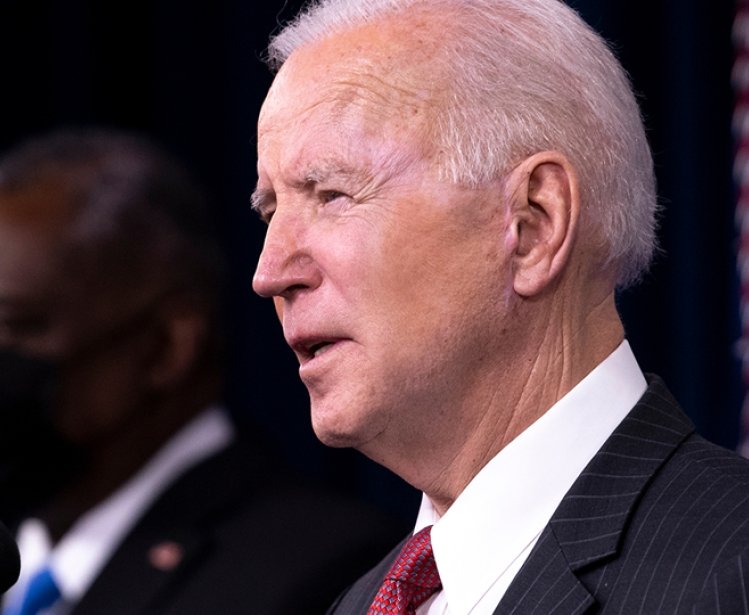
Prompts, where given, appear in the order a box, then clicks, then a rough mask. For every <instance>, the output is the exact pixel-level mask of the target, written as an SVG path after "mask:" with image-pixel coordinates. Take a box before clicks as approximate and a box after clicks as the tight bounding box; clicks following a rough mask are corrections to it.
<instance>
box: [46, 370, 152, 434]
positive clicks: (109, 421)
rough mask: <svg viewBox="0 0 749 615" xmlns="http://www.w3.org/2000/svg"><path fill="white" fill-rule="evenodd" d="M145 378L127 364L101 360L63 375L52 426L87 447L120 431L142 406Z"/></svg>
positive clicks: (65, 372)
mask: <svg viewBox="0 0 749 615" xmlns="http://www.w3.org/2000/svg"><path fill="white" fill-rule="evenodd" d="M145 381H146V377H145V374H143V373H141V372H140V371H139V370H137V369H136V368H135V366H134V365H132V364H129V362H128V361H122V360H117V361H114V360H113V361H109V360H107V358H102V359H101V360H99V361H96V362H95V364H91V365H82V366H77V367H76V368H71V369H70V370H68V371H64V372H63V373H62V377H61V382H60V391H59V397H58V405H57V408H56V420H55V423H56V425H57V427H58V428H59V429H60V431H61V433H62V434H63V435H65V436H66V437H67V438H69V439H70V440H72V441H73V442H75V443H77V444H80V445H86V444H91V443H93V442H95V441H96V440H97V439H98V438H101V437H105V436H106V435H107V434H109V433H112V432H114V431H116V430H118V429H120V428H121V426H123V425H124V424H125V423H127V422H128V421H129V420H130V419H131V418H132V417H133V416H135V415H136V414H137V413H138V412H140V411H141V410H140V409H141V408H143V407H145V406H144V398H143V397H142V395H143V393H144V382H145Z"/></svg>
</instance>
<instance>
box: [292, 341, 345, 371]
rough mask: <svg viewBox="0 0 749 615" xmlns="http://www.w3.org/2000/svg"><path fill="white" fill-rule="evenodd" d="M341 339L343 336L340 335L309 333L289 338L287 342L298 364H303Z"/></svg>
mask: <svg viewBox="0 0 749 615" xmlns="http://www.w3.org/2000/svg"><path fill="white" fill-rule="evenodd" d="M341 341H343V338H340V337H333V336H331V337H327V336H319V335H310V336H299V337H292V338H289V339H288V340H287V343H288V344H289V346H291V349H292V350H293V351H294V352H295V354H296V356H297V359H299V364H300V365H305V364H306V363H309V362H310V361H312V360H313V359H316V358H318V357H320V356H321V355H323V354H325V353H326V352H328V351H329V350H330V349H331V348H332V347H333V346H335V345H336V344H338V343H339V342H341Z"/></svg>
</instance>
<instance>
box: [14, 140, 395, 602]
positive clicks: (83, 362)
mask: <svg viewBox="0 0 749 615" xmlns="http://www.w3.org/2000/svg"><path fill="white" fill-rule="evenodd" d="M210 214H211V211H210V209H209V204H208V202H207V201H206V199H205V198H204V196H203V195H202V194H201V192H200V191H199V190H198V189H197V187H196V186H195V185H194V183H193V181H192V180H191V179H190V178H189V177H188V176H187V175H186V173H185V171H184V170H183V169H181V168H180V167H179V166H178V165H177V163H176V162H174V161H173V160H172V159H171V158H170V157H168V155H167V154H166V153H164V152H162V151H161V150H160V149H159V148H157V147H156V146H155V145H154V144H152V143H150V142H149V141H148V140H146V139H145V138H141V137H136V136H133V135H127V134H119V133H115V132H107V131H101V130H79V131H61V132H57V133H54V134H51V135H46V136H43V137H40V138H37V139H33V140H30V141H29V142H27V143H24V144H22V145H21V146H19V147H18V148H17V149H15V150H14V151H12V152H10V153H9V154H7V155H6V156H5V157H4V158H3V159H2V160H0V400H1V401H0V403H2V405H3V407H2V409H0V420H2V423H3V425H2V428H1V429H0V439H2V442H0V444H1V446H0V455H2V458H0V494H2V502H1V503H0V513H2V519H4V520H6V521H8V522H9V523H12V524H13V525H15V526H17V528H18V533H17V538H18V543H19V546H20V550H21V561H22V569H21V577H20V580H19V582H18V584H17V585H16V586H15V587H14V588H13V589H12V590H11V591H10V592H9V593H8V594H7V596H6V600H5V605H6V607H7V609H8V610H7V611H4V613H16V612H18V611H17V610H14V609H16V608H17V606H18V604H19V603H20V601H21V600H22V599H23V595H24V594H25V593H26V592H27V590H28V589H29V588H30V587H31V586H32V585H34V586H35V584H36V583H38V582H39V583H46V582H47V581H49V579H52V580H54V584H51V583H47V584H46V587H45V592H46V594H45V596H46V598H48V600H47V601H48V602H51V603H52V604H51V608H50V609H49V610H44V611H43V612H44V613H45V614H47V615H58V614H63V613H65V614H66V615H86V614H91V615H94V614H95V615H102V614H103V613H106V614H107V615H117V614H122V615H126V614H132V615H136V614H139V615H140V614H142V615H146V614H153V615H156V614H159V615H165V614H173V615H177V614H179V615H189V614H191V613H194V614H196V615H198V614H200V615H205V614H206V613H221V614H231V613H259V614H263V613H268V614H276V613H277V614H289V615H291V614H294V615H298V614H299V613H319V612H323V610H324V607H325V606H326V605H327V604H328V603H329V602H330V601H331V600H332V598H333V597H334V596H335V594H336V593H337V591H338V590H339V589H340V587H341V586H342V585H345V584H346V583H347V582H349V581H351V580H353V578H352V575H354V576H355V575H356V572H355V571H356V570H357V569H358V570H360V571H361V570H363V565H364V564H363V562H364V561H365V560H364V559H362V558H365V557H366V556H371V555H372V552H373V551H376V550H378V549H377V547H378V545H379V544H381V543H382V541H383V539H384V538H385V535H386V532H385V529H384V528H385V525H384V524H381V523H380V520H379V518H378V517H375V516H374V515H370V514H369V512H368V511H365V510H364V509H363V508H362V507H359V506H358V505H356V504H353V503H352V502H349V501H348V500H344V499H341V498H339V497H338V496H334V495H332V494H330V493H326V492H321V491H319V490H316V489H314V488H312V487H308V486H306V485H303V483H302V481H300V479H297V478H294V477H292V476H291V475H290V474H289V473H287V472H285V471H284V470H283V468H282V464H280V463H279V462H278V460H277V459H275V458H274V456H273V455H272V454H271V453H270V452H269V451H267V450H265V447H264V445H263V443H262V441H260V440H259V439H258V438H254V439H253V435H252V434H249V433H244V432H241V431H239V430H238V429H237V428H236V427H235V426H234V424H233V422H232V421H231V420H230V418H229V415H228V413H227V412H226V409H225V408H224V407H223V406H222V404H221V394H222V390H223V378H222V371H223V370H222V367H223V353H222V347H223V339H224V332H223V330H222V329H223V327H222V319H221V303H222V300H221V298H222V292H223V284H224V276H225V271H224V270H225V263H224V257H223V255H222V250H221V248H220V244H219V242H218V240H217V236H216V233H215V231H214V225H213V223H212V220H211V215H210ZM362 521H363V522H364V523H365V524H367V525H369V527H367V528H366V529H360V528H359V524H360V523H361V522H362ZM379 551H380V555H381V554H382V553H384V551H385V549H382V548H380V549H379ZM32 580H33V581H32ZM43 593H44V592H43ZM40 606H41V605H40ZM23 612H24V613H25V612H26V611H23Z"/></svg>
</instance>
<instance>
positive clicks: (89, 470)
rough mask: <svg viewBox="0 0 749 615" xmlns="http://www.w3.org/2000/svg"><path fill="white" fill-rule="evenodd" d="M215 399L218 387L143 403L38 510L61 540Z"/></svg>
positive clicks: (54, 538)
mask: <svg viewBox="0 0 749 615" xmlns="http://www.w3.org/2000/svg"><path fill="white" fill-rule="evenodd" d="M215 399H216V395H215V391H212V392H211V394H209V389H205V390H202V391H197V390H195V389H191V390H190V394H189V395H188V394H184V395H179V396H172V397H169V399H160V400H153V402H152V403H150V404H148V403H144V405H143V407H142V409H141V411H139V413H138V415H137V417H135V418H134V420H132V421H129V422H128V423H127V424H124V425H121V426H120V427H119V428H118V429H117V430H116V431H115V432H113V433H111V434H110V435H109V436H108V437H105V438H101V439H100V440H98V441H97V442H95V443H94V444H93V445H92V446H91V447H89V448H88V449H87V451H86V459H85V466H84V467H83V469H82V471H81V472H79V473H78V474H77V475H76V477H75V479H74V480H72V481H71V482H70V483H68V484H67V485H66V486H65V487H64V488H63V489H62V490H60V491H59V492H58V494H57V495H56V496H55V497H54V498H52V499H51V500H50V501H48V502H46V503H45V505H44V506H43V507H42V508H41V509H40V510H39V511H38V513H37V515H38V517H39V518H40V519H41V520H42V521H43V522H44V523H45V525H46V526H47V527H48V529H49V532H50V536H51V537H52V541H53V543H57V542H58V541H59V540H60V538H62V537H63V536H64V535H65V533H67V531H68V530H69V529H70V528H71V527H72V525H73V524H74V523H75V522H76V521H77V519H78V518H79V517H81V516H82V515H83V514H85V513H86V512H87V511H89V510H90V509H92V508H94V507H95V506H97V505H98V504H99V503H101V502H102V501H104V500H105V499H106V498H107V497H109V496H110V495H111V494H113V493H114V492H115V491H117V489H119V488H120V487H122V486H123V485H124V484H125V483H126V482H127V481H128V480H129V479H130V478H132V477H133V476H134V475H135V474H136V473H137V472H138V471H139V470H140V469H141V468H142V467H143V466H144V465H145V464H146V463H147V462H148V461H149V460H150V459H151V458H152V457H153V455H154V454H155V453H156V452H157V451H158V450H159V449H160V448H161V447H162V446H163V445H164V444H165V443H166V442H167V441H168V440H169V439H170V438H171V437H172V436H173V435H175V434H176V433H177V432H178V431H179V430H180V429H181V428H182V427H183V426H184V425H186V424H187V423H188V422H189V421H190V420H192V419H193V418H194V417H195V416H196V415H197V414H198V413H199V412H200V411H201V410H203V409H204V408H205V407H207V406H208V405H209V404H210V403H213V402H214V401H215Z"/></svg>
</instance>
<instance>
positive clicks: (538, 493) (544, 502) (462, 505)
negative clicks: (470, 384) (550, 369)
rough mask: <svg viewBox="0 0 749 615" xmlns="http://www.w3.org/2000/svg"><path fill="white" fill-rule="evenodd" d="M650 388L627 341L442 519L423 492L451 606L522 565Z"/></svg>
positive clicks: (422, 514) (474, 599) (470, 600)
mask: <svg viewBox="0 0 749 615" xmlns="http://www.w3.org/2000/svg"><path fill="white" fill-rule="evenodd" d="M646 387H647V383H646V381H645V378H644V376H643V374H642V372H641V370H640V368H639V366H638V365H637V361H636V360H635V357H634V355H633V354H632V351H631V349H630V346H629V344H628V343H627V342H626V341H624V342H622V344H621V345H620V346H619V347H618V348H617V349H616V350H615V351H614V352H613V353H612V354H611V355H609V357H607V358H606V359H605V360H604V361H603V362H602V363H600V364H599V365H598V366H597V367H596V368H595V369H594V370H593V371H592V372H590V374H588V375H587V376H586V377H585V378H584V379H583V380H582V381H580V383H578V384H577V385H576V386H575V387H574V388H573V389H572V390H571V391H570V392H569V393H567V394H566V395H565V396H564V397H563V398H562V399H560V400H559V401H558V402H557V403H556V404H554V405H553V406H552V407H551V408H550V409H549V410H548V411H547V412H546V413H545V414H544V415H543V416H541V417H540V418H539V419H538V420H537V421H536V422H534V423H533V424H532V425H531V426H530V427H528V428H527V429H526V430H525V431H523V432H522V433H521V434H520V435H519V436H518V437H517V438H515V439H514V440H513V441H512V442H510V443H509V444H508V445H507V446H506V447H505V448H504V449H502V451H500V453H499V454H497V455H496V456H495V457H494V458H493V459H492V460H491V461H489V463H488V464H487V465H486V466H485V467H484V468H482V469H481V470H480V471H479V473H478V474H477V475H476V476H475V477H474V478H473V480H472V481H471V482H470V483H469V484H468V486H467V487H466V488H465V489H464V490H463V492H462V493H461V494H460V495H459V497H458V498H457V499H456V500H455V502H454V503H453V505H452V506H451V507H450V508H449V509H448V511H447V512H446V513H445V515H444V516H443V517H442V518H439V515H438V514H437V512H436V510H435V509H434V507H433V506H432V504H431V502H430V500H429V498H428V497H426V496H423V498H422V505H421V509H420V511H419V515H418V518H417V522H416V531H418V530H420V529H421V528H422V527H424V526H426V525H430V524H431V525H434V527H433V529H432V544H433V548H434V555H435V561H436V562H437V568H438V569H439V572H440V577H441V579H442V585H443V591H444V593H445V597H446V599H447V600H446V601H447V604H449V605H450V611H451V612H455V613H468V612H470V611H471V609H472V608H474V606H475V605H476V604H477V603H478V602H479V601H480V600H481V597H482V596H483V595H484V593H486V591H488V590H489V588H490V587H491V586H492V585H493V584H494V583H495V582H496V581H497V579H499V578H500V577H501V576H502V574H503V573H504V572H505V571H506V570H507V569H508V568H513V569H514V570H517V569H518V567H519V566H513V564H514V563H517V562H516V560H517V559H518V558H519V557H521V556H522V557H526V556H527V554H528V552H529V549H528V548H527V547H528V546H529V545H530V544H532V543H534V542H535V541H536V540H537V538H538V536H539V535H540V533H541V531H542V530H543V528H544V527H545V526H546V524H547V523H548V522H549V519H550V518H551V516H552V514H553V513H554V510H556V508H557V507H558V506H559V503H560V502H561V500H562V498H563V497H564V495H565V493H567V491H568V490H569V489H570V487H571V486H572V484H573V482H574V481H575V479H576V478H577V477H578V476H579V475H580V473H581V472H582V470H583V469H584V468H585V466H586V465H587V464H588V462H589V461H590V460H591V459H592V458H593V456H594V455H595V454H596V452H597V451H598V450H599V449H600V448H601V446H602V445H603V443H604V442H605V440H606V439H607V438H608V437H609V436H610V435H611V433H612V432H613V430H614V429H615V428H616V426H617V425H618V424H619V423H620V422H621V421H622V419H623V418H624V417H625V416H626V414H627V413H628V412H629V411H630V410H631V409H632V407H633V406H634V405H635V404H636V403H637V400H638V399H639V398H640V397H641V396H642V394H643V393H644V391H645V388H646Z"/></svg>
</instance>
